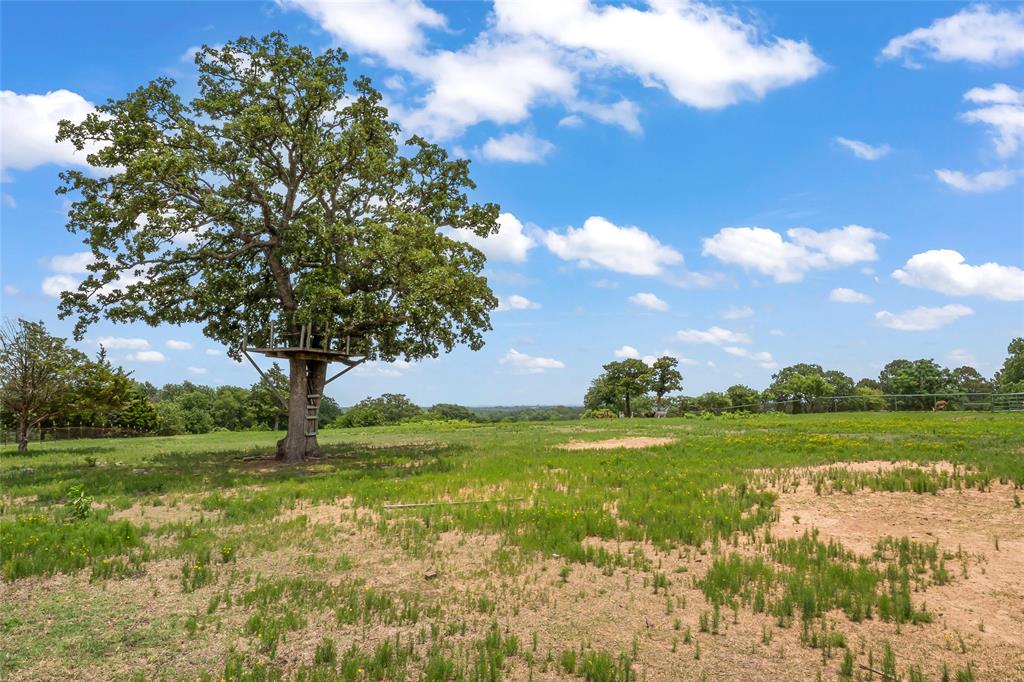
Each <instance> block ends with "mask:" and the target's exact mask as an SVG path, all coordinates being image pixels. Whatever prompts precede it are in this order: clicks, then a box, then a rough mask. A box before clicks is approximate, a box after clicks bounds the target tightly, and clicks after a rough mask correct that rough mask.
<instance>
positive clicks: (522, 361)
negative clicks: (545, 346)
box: [501, 348, 565, 374]
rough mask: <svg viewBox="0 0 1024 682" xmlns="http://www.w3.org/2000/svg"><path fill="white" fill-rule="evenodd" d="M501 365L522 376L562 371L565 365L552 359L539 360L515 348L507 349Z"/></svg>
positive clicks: (539, 358)
mask: <svg viewBox="0 0 1024 682" xmlns="http://www.w3.org/2000/svg"><path fill="white" fill-rule="evenodd" d="M501 364H503V365H508V366H509V367H511V368H512V369H513V370H515V371H517V372H520V373H522V374H540V373H542V372H544V371H545V370H549V369H562V368H564V367H565V363H564V362H562V361H561V360H555V359H554V358H541V357H536V356H533V355H527V354H526V353H520V352H519V351H517V350H516V349H515V348H509V350H508V352H507V353H505V357H503V358H502V359H501Z"/></svg>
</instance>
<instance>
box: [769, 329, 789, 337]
mask: <svg viewBox="0 0 1024 682" xmlns="http://www.w3.org/2000/svg"><path fill="white" fill-rule="evenodd" d="M768 333H769V334H771V335H772V336H785V335H786V332H784V331H782V330H781V329H769V330H768Z"/></svg>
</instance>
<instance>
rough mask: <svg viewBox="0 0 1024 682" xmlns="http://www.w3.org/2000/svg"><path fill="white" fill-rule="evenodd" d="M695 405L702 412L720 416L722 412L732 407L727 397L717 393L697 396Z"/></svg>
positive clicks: (712, 392) (709, 392) (710, 392)
mask: <svg viewBox="0 0 1024 682" xmlns="http://www.w3.org/2000/svg"><path fill="white" fill-rule="evenodd" d="M696 403H697V409H699V410H701V411H702V412H711V413H713V414H721V412H722V410H724V409H726V408H728V407H729V406H731V405H732V402H731V401H730V400H729V396H727V395H726V394H725V393H719V392H717V391H708V392H707V393H704V394H702V395H699V396H697V399H696Z"/></svg>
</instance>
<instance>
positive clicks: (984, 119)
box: [961, 10, 1024, 157]
mask: <svg viewBox="0 0 1024 682" xmlns="http://www.w3.org/2000/svg"><path fill="white" fill-rule="evenodd" d="M1021 11H1022V12H1024V10H1021ZM964 99H966V100H967V101H969V102H973V103H974V104H981V105H983V106H982V107H980V108H978V109H972V110H971V111H968V112H965V113H964V114H962V115H961V118H962V119H963V120H964V121H967V122H968V123H980V124H982V125H985V126H988V128H989V135H990V136H991V137H992V142H993V144H994V145H995V148H996V153H997V154H999V155H1000V156H1002V157H1009V156H1013V155H1014V154H1016V153H1017V150H1018V149H1020V147H1021V145H1022V144H1024V90H1015V89H1014V88H1011V87H1010V86H1009V85H1006V84H1005V83H996V84H995V85H993V86H992V87H991V88H972V89H971V90H968V91H967V92H966V93H964Z"/></svg>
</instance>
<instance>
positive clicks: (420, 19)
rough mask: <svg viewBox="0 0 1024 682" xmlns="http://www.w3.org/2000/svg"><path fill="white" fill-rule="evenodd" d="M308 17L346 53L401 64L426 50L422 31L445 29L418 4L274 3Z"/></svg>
mask: <svg viewBox="0 0 1024 682" xmlns="http://www.w3.org/2000/svg"><path fill="white" fill-rule="evenodd" d="M278 4H280V5H282V6H283V7H286V8H298V9H301V10H302V11H304V12H305V13H306V14H308V15H310V16H311V17H313V18H314V19H316V20H317V22H319V23H320V25H321V26H322V27H323V28H324V30H326V31H327V32H328V33H330V34H331V35H333V36H334V37H335V38H336V39H337V40H338V42H339V43H340V44H342V45H343V46H344V47H345V48H346V49H349V50H357V51H361V52H371V53H374V54H379V55H381V56H383V57H385V58H386V59H387V60H388V61H389V62H391V63H392V64H403V63H405V62H406V61H407V60H408V59H410V58H413V57H415V55H417V54H418V53H419V52H420V51H422V50H423V48H424V47H425V46H426V36H425V34H424V29H431V28H433V29H438V28H444V27H445V26H446V23H447V22H446V21H445V17H444V15H443V14H441V13H440V12H437V11H435V10H433V9H431V8H429V7H427V6H426V5H424V4H423V3H422V2H420V1H419V0H374V2H336V1H333V0H278Z"/></svg>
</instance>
